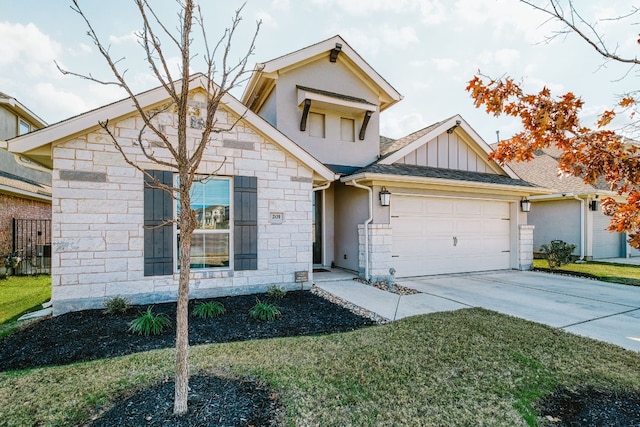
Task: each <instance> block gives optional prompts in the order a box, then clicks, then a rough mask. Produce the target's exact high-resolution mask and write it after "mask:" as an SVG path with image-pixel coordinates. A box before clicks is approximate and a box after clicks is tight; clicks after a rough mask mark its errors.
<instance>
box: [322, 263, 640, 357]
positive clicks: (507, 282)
mask: <svg viewBox="0 0 640 427" xmlns="http://www.w3.org/2000/svg"><path fill="white" fill-rule="evenodd" d="M398 283H399V284H401V285H403V286H406V287H410V288H414V289H417V290H418V291H420V293H419V294H416V295H405V296H398V295H396V294H391V293H389V292H385V291H381V290H379V289H376V288H374V287H372V286H367V285H363V284H361V283H358V282H357V281H353V280H350V281H346V280H337V281H327V282H317V283H316V285H317V286H318V287H320V288H322V289H324V290H326V291H327V292H330V293H332V294H334V295H336V296H338V297H341V298H343V299H346V300H348V301H350V302H352V303H354V304H356V305H358V306H360V307H363V308H365V309H368V310H371V311H374V312H376V313H378V314H379V315H381V316H383V317H386V318H388V319H392V320H395V319H400V318H402V317H407V316H413V315H417V314H425V313H433V312H437V311H449V310H457V309H460V308H467V307H483V308H486V309H489V310H494V311H498V312H500V313H504V314H508V315H512V316H516V317H520V318H523V319H527V320H531V321H534V322H539V323H544V324H547V325H550V326H553V327H556V328H560V329H564V330H566V331H569V332H573V333H576V334H579V335H584V336H588V337H591V338H595V339H598V340H602V341H606V342H609V343H613V344H617V345H619V346H621V347H624V348H626V349H629V350H634V351H640V288H638V287H633V286H625V285H616V284H609V283H605V282H600V281H596V280H588V279H580V278H573V277H567V276H560V275H551V274H546V273H537V272H529V271H512V270H509V271H506V270H505V271H495V272H485V273H473V274H456V275H443V276H426V277H415V278H409V279H399V280H398Z"/></svg>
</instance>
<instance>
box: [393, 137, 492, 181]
mask: <svg viewBox="0 0 640 427" xmlns="http://www.w3.org/2000/svg"><path fill="white" fill-rule="evenodd" d="M395 163H398V164H407V165H417V166H431V167H436V168H443V169H456V170H464V171H470V172H487V173H493V172H494V171H493V170H492V169H491V167H490V166H489V165H488V164H487V160H486V158H484V157H481V156H479V155H478V154H476V153H475V152H474V151H473V150H471V149H470V148H469V146H468V145H467V143H466V142H465V141H463V140H462V139H461V138H460V137H459V136H458V135H456V134H455V133H452V134H448V133H443V134H441V135H439V136H437V137H436V138H433V139H432V140H431V141H429V142H427V143H426V144H423V145H422V146H421V147H419V148H417V149H416V150H414V151H412V152H411V153H409V154H407V155H406V156H404V157H403V158H401V159H399V160H398V161H396V162H395Z"/></svg>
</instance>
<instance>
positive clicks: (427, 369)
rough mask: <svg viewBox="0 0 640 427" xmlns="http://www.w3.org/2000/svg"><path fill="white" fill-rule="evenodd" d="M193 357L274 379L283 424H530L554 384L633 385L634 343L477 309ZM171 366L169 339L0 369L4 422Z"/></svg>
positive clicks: (127, 387) (80, 411)
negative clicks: (140, 348)
mask: <svg viewBox="0 0 640 427" xmlns="http://www.w3.org/2000/svg"><path fill="white" fill-rule="evenodd" d="M36 327H37V325H36ZM190 355H191V372H192V373H193V374H195V373H211V374H219V375H227V376H237V375H240V376H246V377H253V378H257V379H259V380H262V381H265V382H266V383H268V384H269V385H270V386H271V387H273V388H275V389H276V391H277V392H278V394H279V396H280V399H281V402H282V403H283V404H284V405H285V408H286V410H285V415H286V423H287V425H289V426H294V425H301V426H306V425H322V426H347V425H348V426H416V425H420V426H443V425H447V426H478V425H487V426H488V425H490V426H526V425H531V426H533V425H536V423H537V421H538V418H537V414H536V412H535V402H536V400H537V399H538V398H539V397H540V396H544V395H545V394H547V393H550V392H551V391H552V390H554V389H555V388H556V387H559V386H562V387H568V388H571V387H576V386H578V385H581V386H593V387H595V388H597V389H602V388H606V389H614V390H635V391H640V357H639V355H638V354H637V353H635V352H631V351H626V350H623V349H621V348H619V347H616V346H613V345H609V344H605V343H601V342H598V341H595V340H590V339H587V338H583V337H579V336H576V335H571V334H568V333H565V332H562V331H558V330H555V329H553V328H551V327H548V326H544V325H540V324H536V323H532V322H528V321H525V320H521V319H516V318H512V317H508V316H505V315H501V314H498V313H494V312H491V311H487V310H483V309H467V310H460V311H456V312H448V313H437V314H431V315H423V316H416V317H411V318H407V319H404V320H400V321H397V322H394V323H391V324H387V325H383V326H376V327H372V328H367V329H362V330H358V331H354V332H349V333H344V334H334V335H327V336H316V337H299V338H280V339H271V340H254V341H247V342H236V343H228V344H214V345H203V346H196V347H192V349H191V352H190ZM172 372H173V350H171V349H167V350H155V351H150V352H146V353H139V354H135V355H130V356H125V357H120V358H114V359H109V360H103V361H94V362H88V363H81V364H76V365H71V366H62V367H51V368H41V369H32V370H25V371H14V372H7V373H0V420H2V422H1V424H2V425H6V426H21V425H51V426H58V425H78V424H82V423H84V422H86V421H87V420H88V419H90V418H91V417H92V416H93V415H95V414H96V413H97V412H98V411H99V409H100V408H104V407H108V406H109V405H110V403H112V402H113V401H114V400H115V399H118V398H119V397H121V396H125V395H129V394H131V393H134V392H135V391H136V390H139V389H141V388H144V387H147V386H150V385H152V384H155V383H157V382H159V381H162V380H164V379H165V378H167V377H169V376H171V375H172ZM69 396H73V399H71V398H69Z"/></svg>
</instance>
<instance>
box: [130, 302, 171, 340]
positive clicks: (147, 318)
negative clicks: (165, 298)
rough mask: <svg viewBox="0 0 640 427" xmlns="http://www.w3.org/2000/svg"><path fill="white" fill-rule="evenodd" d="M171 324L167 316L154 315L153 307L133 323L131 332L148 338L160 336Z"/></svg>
mask: <svg viewBox="0 0 640 427" xmlns="http://www.w3.org/2000/svg"><path fill="white" fill-rule="evenodd" d="M170 323H171V321H170V320H169V318H168V317H167V316H166V315H165V314H154V313H153V311H152V310H151V307H148V308H147V311H144V312H141V313H140V315H139V316H138V317H136V318H135V319H133V320H132V321H131V324H130V325H129V332H132V333H134V334H138V335H144V336H146V337H148V336H149V335H160V334H161V333H162V332H164V330H165V329H166V328H167V327H168V326H169V324H170Z"/></svg>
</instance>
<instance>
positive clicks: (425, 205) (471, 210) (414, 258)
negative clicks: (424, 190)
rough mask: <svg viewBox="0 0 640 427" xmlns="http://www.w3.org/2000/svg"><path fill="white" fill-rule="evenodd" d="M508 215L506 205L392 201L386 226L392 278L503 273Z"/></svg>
mask: <svg viewBox="0 0 640 427" xmlns="http://www.w3.org/2000/svg"><path fill="white" fill-rule="evenodd" d="M509 213H510V208H509V203H508V202H497V201H484V200H470V199H454V198H451V199H445V198H429V197H410V196H397V197H395V198H394V202H393V203H392V212H391V227H392V230H393V245H392V255H393V258H392V259H393V265H394V268H395V269H396V271H397V273H396V274H397V276H398V277H408V276H419V275H429V274H446V273H461V272H466V271H483V270H496V269H505V268H509V266H510V253H509V248H510V239H511V238H510V233H511V227H510V221H509V220H508V218H509ZM505 218H506V219H507V220H505Z"/></svg>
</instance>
